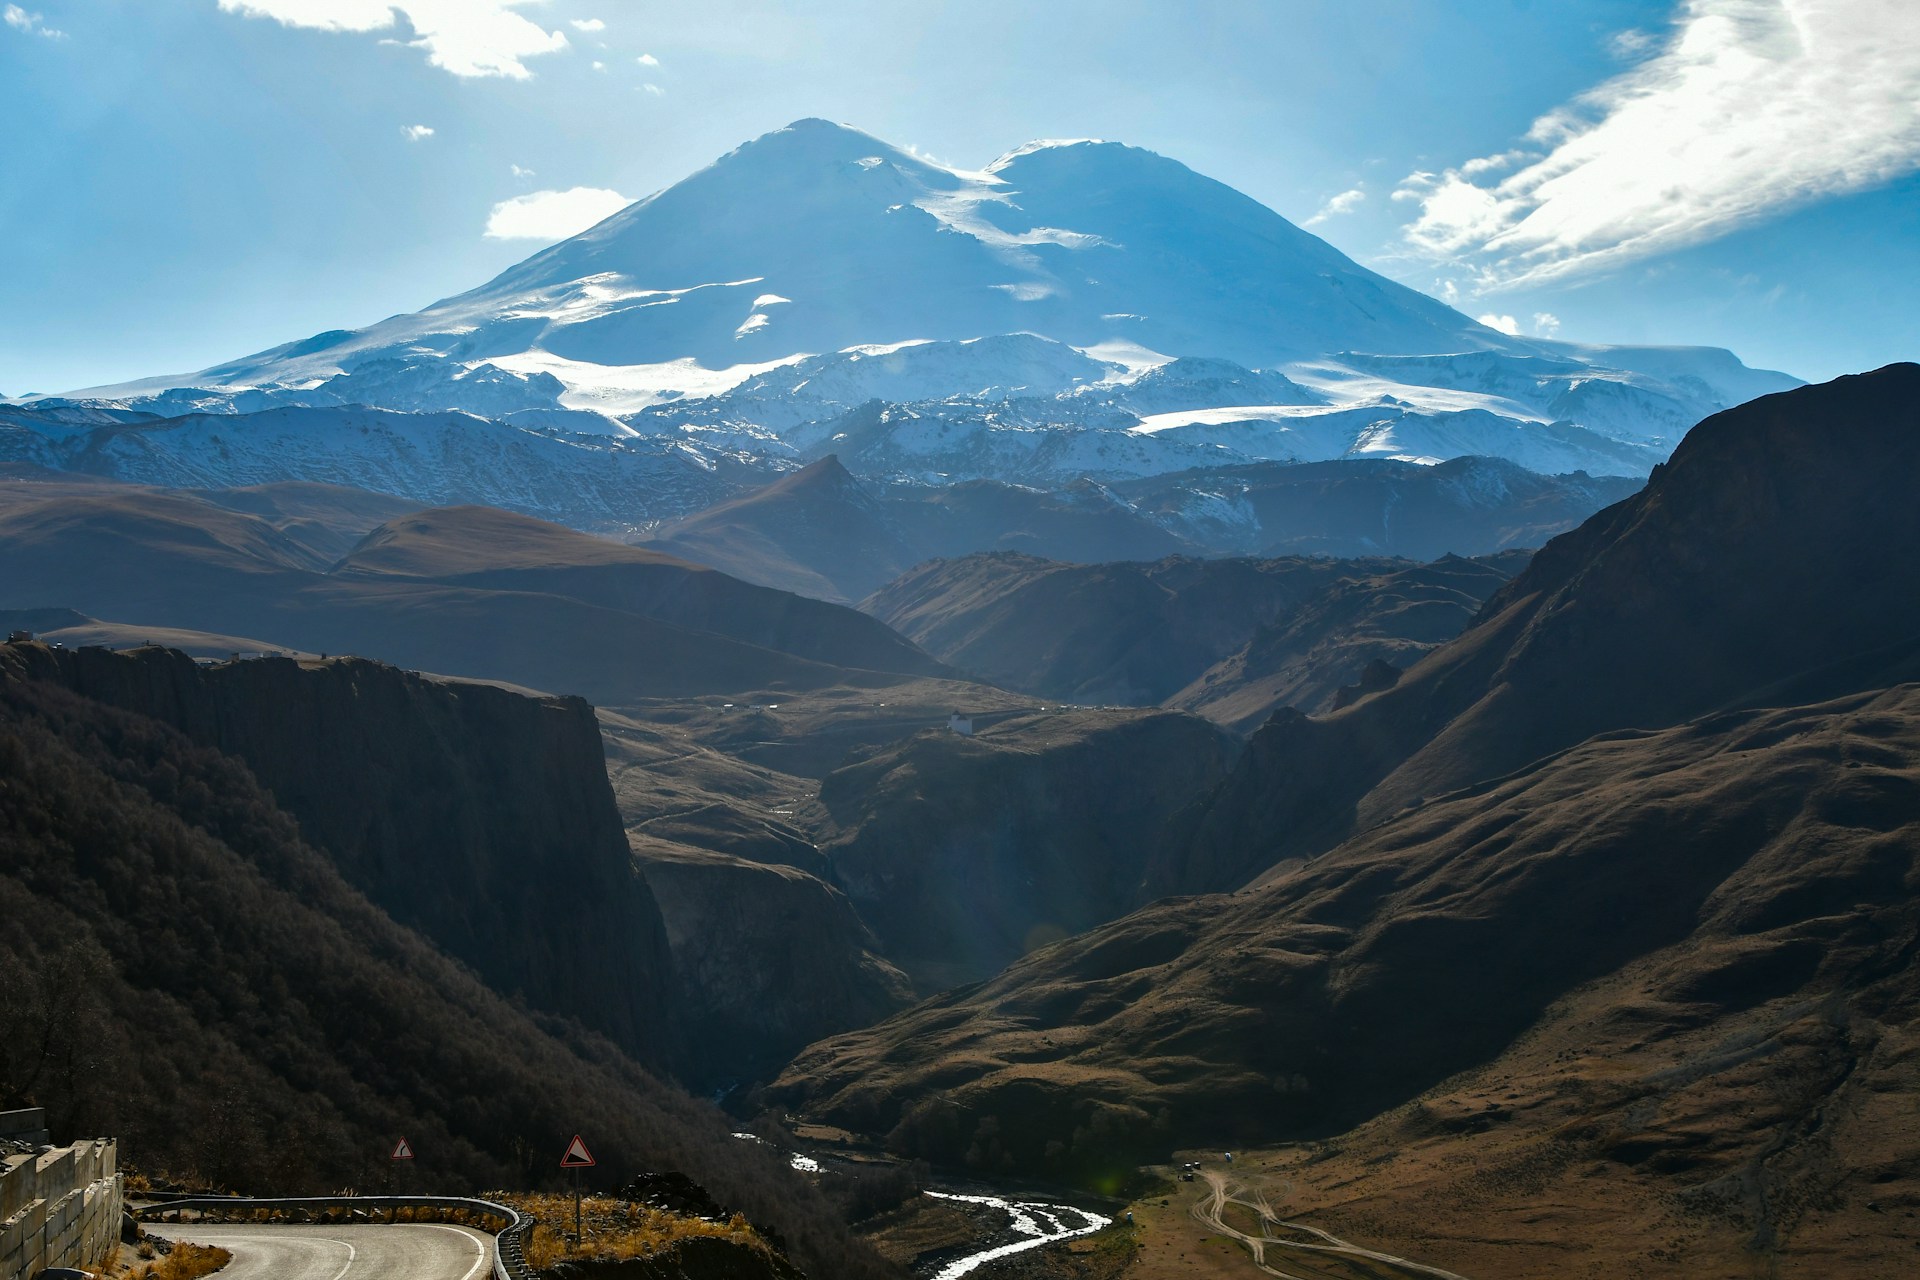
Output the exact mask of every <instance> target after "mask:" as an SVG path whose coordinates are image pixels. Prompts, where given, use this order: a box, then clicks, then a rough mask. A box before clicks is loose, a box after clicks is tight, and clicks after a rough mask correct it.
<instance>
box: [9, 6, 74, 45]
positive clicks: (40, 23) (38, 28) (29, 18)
mask: <svg viewBox="0 0 1920 1280" xmlns="http://www.w3.org/2000/svg"><path fill="white" fill-rule="evenodd" d="M0 21H5V23H6V24H7V25H8V26H10V27H12V28H13V29H14V30H15V31H20V32H24V33H26V34H27V35H30V36H41V37H43V38H45V39H48V40H65V39H66V38H67V33H66V32H64V31H61V30H59V29H58V28H55V27H50V26H48V25H47V19H46V15H45V14H39V13H28V12H27V11H26V10H25V9H22V8H21V7H20V6H19V5H17V4H10V5H8V6H7V7H6V8H4V9H0Z"/></svg>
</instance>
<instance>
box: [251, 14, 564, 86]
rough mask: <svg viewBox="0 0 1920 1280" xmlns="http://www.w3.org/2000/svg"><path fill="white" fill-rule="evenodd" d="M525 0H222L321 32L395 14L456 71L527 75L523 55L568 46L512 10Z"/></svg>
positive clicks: (419, 45)
mask: <svg viewBox="0 0 1920 1280" xmlns="http://www.w3.org/2000/svg"><path fill="white" fill-rule="evenodd" d="M527 3H530V0H220V7H221V8H222V9H223V10H225V11H227V12H228V13H240V14H245V15H247V16H248V17H256V18H272V19H273V20H274V21H276V22H279V23H282V24H284V25H286V26H289V27H310V28H313V29H316V30H320V31H356V32H365V31H385V30H388V29H390V28H392V27H394V26H395V25H396V20H395V15H396V14H398V15H399V17H400V18H402V19H404V20H405V22H406V24H407V26H408V27H410V28H411V29H412V32H413V38H412V39H411V40H408V41H406V42H405V43H407V44H408V45H410V46H412V47H413V48H416V49H422V50H425V51H426V55H427V61H428V62H430V63H432V64H433V65H434V66H436V67H439V68H441V69H442V70H444V71H450V72H452V73H453V74H454V75H456V76H464V77H476V76H503V77H505V78H507V79H510V80H525V79H527V78H528V77H530V76H531V75H532V74H533V73H532V72H531V71H529V70H527V67H526V63H525V62H523V61H522V59H524V58H530V57H534V56H535V55H538V54H542V53H554V52H556V51H558V50H561V49H564V48H566V47H567V37H566V36H565V35H564V34H562V33H561V32H558V31H547V30H545V29H543V28H542V27H541V26H540V25H539V24H538V23H536V22H533V21H532V20H530V19H528V18H526V17H523V16H522V15H520V14H518V13H515V12H514V8H515V6H517V5H522V4H527Z"/></svg>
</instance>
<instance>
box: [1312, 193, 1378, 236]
mask: <svg viewBox="0 0 1920 1280" xmlns="http://www.w3.org/2000/svg"><path fill="white" fill-rule="evenodd" d="M1366 198H1367V193H1366V192H1364V191H1362V190H1361V189H1360V188H1359V187H1354V188H1352V189H1351V190H1348V191H1342V192H1341V193H1340V194H1339V195H1337V196H1334V197H1332V198H1331V199H1329V200H1328V201H1327V202H1326V203H1325V204H1323V205H1321V206H1320V212H1318V213H1316V214H1314V215H1313V216H1312V217H1311V218H1308V219H1307V220H1306V222H1305V223H1304V224H1302V225H1304V226H1309V227H1316V226H1319V225H1320V224H1321V223H1323V222H1325V221H1326V220H1327V219H1328V218H1337V217H1339V216H1340V215H1341V214H1343V213H1352V212H1353V211H1354V210H1355V209H1357V208H1359V207H1360V204H1361V202H1362V201H1364V200H1365V199H1366Z"/></svg>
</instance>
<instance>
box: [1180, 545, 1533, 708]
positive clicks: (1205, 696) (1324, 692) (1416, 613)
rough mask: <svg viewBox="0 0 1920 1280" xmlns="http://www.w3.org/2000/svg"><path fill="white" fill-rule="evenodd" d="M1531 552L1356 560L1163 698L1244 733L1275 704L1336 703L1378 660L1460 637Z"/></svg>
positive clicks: (1408, 657)
mask: <svg viewBox="0 0 1920 1280" xmlns="http://www.w3.org/2000/svg"><path fill="white" fill-rule="evenodd" d="M1526 559H1527V556H1526V553H1525V552H1517V551H1510V552H1505V553H1503V554H1501V555H1498V556H1488V557H1485V558H1482V559H1476V560H1467V559H1463V558H1461V557H1459V556H1447V557H1444V558H1443V559H1440V560H1436V561H1434V562H1433V563H1431V564H1417V565H1409V566H1407V567H1405V568H1400V569H1394V570H1391V571H1387V572H1380V573H1369V572H1367V571H1366V569H1365V568H1364V567H1357V571H1356V572H1354V573H1352V574H1351V575H1349V576H1343V577H1341V578H1340V579H1339V580H1338V581H1336V582H1333V583H1331V584H1329V585H1328V586H1327V587H1326V588H1325V589H1324V590H1322V591H1320V592H1319V593H1317V594H1316V595H1315V596H1314V597H1313V598H1312V599H1310V600H1308V601H1306V602H1304V603H1303V604H1302V605H1301V606H1300V608H1299V609H1298V610H1296V611H1294V612H1292V613H1291V614H1290V615H1289V616H1287V617H1284V618H1281V619H1279V620H1277V621H1275V622H1274V623H1272V624H1271V625H1268V626H1263V627H1261V628H1260V629H1259V630H1257V631H1255V632H1254V634H1253V635H1252V637H1251V638H1250V639H1248V641H1247V643H1246V644H1245V645H1244V646H1243V647H1241V649H1240V650H1239V651H1238V652H1236V653H1234V654H1233V656H1231V657H1230V658H1227V659H1226V660H1225V661H1222V662H1218V663H1215V664H1214V665H1213V666H1212V667H1209V668H1208V669H1207V670H1206V671H1205V672H1203V673H1202V674H1201V675H1200V676H1199V678H1197V679H1196V680H1194V681H1193V683H1192V684H1189V685H1188V686H1187V687H1186V688H1184V689H1181V690H1180V691H1179V692H1178V693H1175V694H1174V695H1173V696H1171V697H1169V698H1167V699H1166V700H1165V702H1164V704H1163V705H1166V706H1169V707H1178V708H1179V709H1181V710H1183V711H1191V712H1193V713H1194V714H1195V715H1201V716H1205V717H1206V718H1207V719H1209V720H1212V721H1214V722H1215V723H1216V724H1221V725H1225V726H1226V727H1227V728H1229V729H1234V730H1237V731H1240V732H1243V733H1246V732H1252V731H1253V730H1254V729H1257V728H1258V727H1259V726H1260V725H1261V723H1262V722H1264V721H1265V720H1266V718H1267V717H1268V716H1269V715H1271V714H1273V712H1274V710H1275V709H1276V708H1279V707H1298V708H1299V709H1300V710H1302V711H1305V712H1308V713H1309V714H1312V713H1317V712H1324V711H1331V710H1334V709H1335V708H1336V706H1338V705H1343V703H1342V702H1341V699H1342V698H1343V697H1344V698H1351V697H1352V696H1353V694H1354V692H1355V691H1356V689H1358V688H1359V687H1360V682H1361V681H1362V679H1363V676H1364V675H1365V673H1366V671H1367V669H1368V667H1370V666H1371V665H1372V664H1374V663H1385V664H1387V665H1388V666H1391V667H1394V668H1397V669H1399V670H1401V671H1404V670H1405V669H1406V668H1408V667H1410V666H1412V665H1413V664H1414V663H1415V662H1418V661H1419V660H1420V659H1421V658H1422V657H1424V656H1426V655H1427V654H1428V653H1430V652H1431V651H1432V650H1433V649H1435V648H1437V647H1438V646H1440V645H1442V644H1444V643H1446V642H1447V641H1449V640H1451V639H1453V638H1454V637H1455V636H1457V635H1459V634H1460V633H1461V632H1462V631H1463V630H1465V629H1466V627H1467V624H1468V623H1470V622H1472V621H1473V617H1474V614H1475V613H1477V612H1478V611H1479V609H1480V606H1481V605H1483V604H1485V603H1486V600H1487V597H1489V596H1491V595H1492V594H1493V593H1494V592H1495V591H1497V590H1498V589H1499V588H1500V587H1501V586H1502V585H1503V584H1505V583H1506V582H1507V581H1508V580H1509V579H1510V578H1511V577H1512V576H1513V575H1514V574H1515V573H1517V572H1519V571H1520V569H1522V568H1524V567H1525V565H1526ZM1364 563H1365V562H1362V564H1363V565H1364ZM1386 674H1388V675H1391V673H1386ZM1343 690H1344V691H1345V692H1344V693H1343Z"/></svg>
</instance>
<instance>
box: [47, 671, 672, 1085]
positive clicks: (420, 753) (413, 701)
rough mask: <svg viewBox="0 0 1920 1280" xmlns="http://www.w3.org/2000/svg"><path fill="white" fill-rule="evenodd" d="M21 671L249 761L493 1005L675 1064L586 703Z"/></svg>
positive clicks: (156, 674)
mask: <svg viewBox="0 0 1920 1280" xmlns="http://www.w3.org/2000/svg"><path fill="white" fill-rule="evenodd" d="M10 654H11V657H12V659H13V660H14V661H16V662H18V663H19V664H20V665H21V666H22V667H23V668H24V669H25V670H26V671H27V672H28V673H29V674H30V675H32V676H33V677H36V678H39V679H43V680H50V681H56V682H58V683H61V684H64V685H65V686H67V687H68V688H70V689H71V690H73V691H74V692H76V693H78V694H81V695H82V696H84V697H87V698H90V699H93V700H94V701H97V702H101V703H105V704H107V705H109V706H114V707H119V708H122V709H124V710H127V711H131V712H134V713H136V714H139V715H142V716H148V717H151V718H153V719H155V720H159V721H162V722H164V723H166V724H169V725H172V726H174V727H175V728H177V729H179V730H180V731H182V732H183V733H185V734H186V735H187V736H188V737H189V738H191V739H192V740H194V741H195V742H197V743H200V744H202V745H205V746H209V747H213V748H215V749H217V750H219V751H221V752H222V753H224V754H227V755H230V756H234V757H237V758H239V759H240V760H242V761H244V762H245V763H246V765H247V767H248V768H249V769H250V770H252V772H253V774H254V776H255V777H256V778H257V779H259V781H260V783H261V784H262V785H263V786H264V787H266V788H267V789H268V790H270V791H271V792H272V793H273V796H274V798H275V801H276V802H277V803H278V804H279V806H280V807H281V808H283V809H284V810H286V811H287V812H288V813H290V814H292V815H293V816H294V817H296V818H297V819H298V820H299V822H300V827H301V833H302V835H303V836H304V837H305V838H306V839H307V840H308V841H309V842H310V843H312V844H313V845H314V846H315V847H316V848H319V849H321V850H323V851H325V852H326V853H327V854H328V855H330V856H331V858H332V859H333V861H334V863H335V864H336V865H337V866H338V867H339V868H340V871H341V873H342V874H343V875H344V876H345V878H346V879H347V881H348V882H349V883H350V884H352V885H354V886H355V887H356V888H358V889H359V890H360V891H362V892H363V893H365V894H366V895H367V896H368V897H369V898H370V899H372V900H373V902H374V903H375V904H376V905H378V906H380V907H381V908H383V909H384V910H385V911H386V912H387V913H388V914H389V915H391V916H392V917H393V918H394V919H395V920H396V921H397V922H398V923H400V924H402V925H406V926H409V927H411V928H413V929H416V930H418V931H419V932H420V933H422V934H424V935H425V936H426V937H428V938H430V939H431V940H432V941H433V942H434V943H436V944H437V945H438V946H440V947H441V948H442V949H444V950H445V951H446V952H447V953H448V954H449V955H452V956H454V957H455V958H457V959H459V960H461V961H463V962H465V963H466V964H467V965H469V966H471V967H472V968H473V970H474V971H475V972H476V973H478V974H480V975H481V977H482V978H483V979H485V981H486V982H487V983H488V984H489V985H490V986H492V987H494V988H495V989H496V990H500V991H503V992H506V993H508V994H512V995H517V996H520V997H522V998H524V999H525V1000H526V1001H528V1002H529V1003H530V1004H532V1005H534V1006H535V1007H537V1008H540V1009H545V1010H549V1011H551V1012H555V1013H560V1014H563V1015H566V1016H569V1017H573V1018H577V1019H578V1020H580V1021H581V1022H582V1023H584V1024H586V1025H588V1026H591V1027H594V1028H596V1029H598V1030H601V1031H604V1032H606V1033H607V1034H609V1035H611V1036H612V1037H614V1039H616V1040H617V1041H619V1042H620V1043H621V1044H623V1045H625V1046H627V1047H629V1048H631V1049H633V1050H635V1051H637V1052H640V1053H641V1054H642V1055H643V1056H646V1057H649V1058H652V1059H654V1060H656V1061H657V1060H660V1059H661V1058H662V1057H664V1055H665V1054H666V1053H667V1052H668V1051H669V1048H670V1041H669V1040H668V1037H667V1035H666V1034H665V1028H666V1027H667V1026H668V1025H669V1017H668V1008H667V999H666V993H667V992H668V990H669V988H670V980H669V977H668V970H669V962H668V958H667V956H668V953H667V948H666V940H665V929H664V926H663V925H662V923H661V920H660V913H659V910H658V907H657V906H656V904H655V902H654V899H653V896H652V894H651V892H650V891H649V890H648V888H647V886H646V883H645V882H644V881H643V880H641V879H640V878H639V877H638V876H637V875H636V874H635V873H634V870H633V868H632V865H631V862H630V860H629V856H628V851H627V844H626V838H625V835H624V833H623V831H622V828H621V823H620V816H619V813H618V812H617V811H616V809H615V807H614V802H613V794H612V791H611V788H610V787H609V786H608V783H607V775H606V769H605V764H604V759H603V755H602V750H601V745H600V732H599V727H598V725H597V724H596V723H595V720H594V715H593V709H592V708H591V707H590V706H588V705H587V704H586V703H585V702H584V701H582V700H580V699H578V698H531V697H526V696H523V695H520V694H516V693H512V692H509V691H507V690H504V689H499V688H494V687H492V686H488V685H480V684H463V683H454V682H448V681H439V680H429V679H425V678H423V677H420V676H416V675H412V674H409V673H407V672H404V671H400V670H397V669H395V668H393V667H389V666H385V665H383V664H380V663H376V662H367V661H362V660H357V659H346V660H333V661H328V662H319V663H311V662H310V663H297V662H294V661H292V660H290V659H282V658H266V659H260V660H257V661H249V662H237V663H223V664H219V665H216V666H202V665H198V664H196V663H194V662H193V661H192V660H191V659H189V658H187V657H186V656H185V655H183V654H180V653H176V652H174V651H172V650H166V649H157V648H150V649H140V650H134V651H131V652H125V653H110V652H108V651H106V650H101V649H82V650H77V651H76V650H53V649H48V648H44V647H41V646H37V645H24V646H10Z"/></svg>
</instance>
